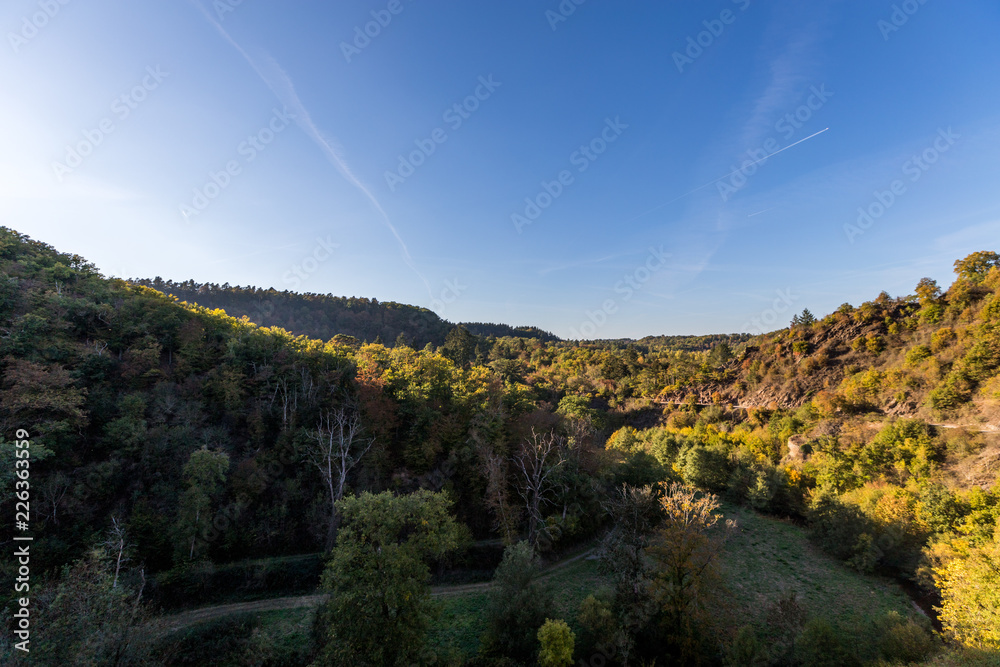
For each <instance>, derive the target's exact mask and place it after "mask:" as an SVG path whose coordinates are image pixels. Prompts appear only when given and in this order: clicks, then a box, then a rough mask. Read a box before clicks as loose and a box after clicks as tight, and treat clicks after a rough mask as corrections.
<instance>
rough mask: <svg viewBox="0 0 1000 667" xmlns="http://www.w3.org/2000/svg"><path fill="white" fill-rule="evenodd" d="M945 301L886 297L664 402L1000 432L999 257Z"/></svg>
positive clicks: (933, 290) (982, 264)
mask: <svg viewBox="0 0 1000 667" xmlns="http://www.w3.org/2000/svg"><path fill="white" fill-rule="evenodd" d="M956 272H957V274H958V277H957V279H956V280H955V282H954V283H953V284H952V285H951V287H950V288H949V289H948V290H947V291H946V292H943V293H942V292H941V290H939V289H938V287H937V285H936V284H934V283H933V282H932V281H929V280H927V279H925V280H923V281H921V284H920V285H919V286H918V288H917V294H916V295H913V296H906V297H898V298H891V297H889V295H888V294H885V293H884V292H883V293H882V294H881V295H880V296H879V297H878V298H876V299H874V300H873V301H869V302H865V303H864V304H862V305H861V306H859V307H857V308H855V307H852V306H850V305H849V304H844V305H843V306H841V307H840V308H839V309H838V310H837V311H836V312H834V313H832V314H830V315H828V316H827V317H824V318H823V319H821V320H818V321H815V322H810V323H807V324H798V325H792V326H790V327H789V328H787V329H783V330H780V331H777V332H774V333H771V334H767V335H764V336H758V337H756V338H754V339H752V340H751V341H749V342H747V343H746V345H745V346H742V347H740V348H735V350H734V351H735V354H733V355H727V356H730V359H729V360H727V361H726V362H725V363H724V364H720V365H718V366H717V367H716V368H714V369H713V374H712V377H708V378H704V379H701V380H699V379H694V380H693V381H691V382H688V383H681V384H678V385H674V386H670V387H667V388H666V389H665V390H664V393H663V395H662V397H661V398H662V400H668V401H683V400H684V399H685V398H687V397H688V396H689V395H694V396H695V397H696V398H697V402H699V403H711V402H718V401H720V400H721V401H723V402H728V403H732V404H736V405H740V406H744V407H767V406H776V407H785V408H797V407H800V406H802V405H804V404H806V403H809V402H812V404H813V405H814V406H815V407H816V408H817V409H818V410H819V411H820V412H821V413H823V414H825V415H827V416H833V415H850V414H861V413H866V412H877V413H881V414H884V415H888V416H910V417H920V418H924V419H927V420H937V421H949V422H956V421H957V422H960V423H965V424H976V423H980V424H983V425H989V424H993V425H995V424H996V423H997V421H998V419H1000V378H998V376H997V371H998V370H1000V269H998V268H997V258H996V255H995V253H977V254H976V255H973V256H970V257H969V258H966V259H964V260H959V261H958V262H956Z"/></svg>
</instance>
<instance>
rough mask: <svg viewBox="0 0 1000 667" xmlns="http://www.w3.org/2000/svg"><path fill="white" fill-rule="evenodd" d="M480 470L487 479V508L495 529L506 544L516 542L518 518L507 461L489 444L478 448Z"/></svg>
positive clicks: (483, 444)
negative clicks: (509, 491) (509, 490)
mask: <svg viewBox="0 0 1000 667" xmlns="http://www.w3.org/2000/svg"><path fill="white" fill-rule="evenodd" d="M477 453H478V454H479V461H480V470H481V471H482V473H483V476H484V477H486V506H487V507H489V508H490V511H492V512H493V517H494V528H495V529H496V530H499V531H500V533H501V534H502V535H503V541H504V544H513V543H514V542H515V541H516V537H517V534H516V531H517V517H516V516H515V514H516V513H515V511H514V508H512V507H511V506H510V497H509V494H508V486H507V484H508V480H509V479H510V471H509V468H508V465H507V460H506V459H505V458H504V457H503V456H500V455H499V454H497V453H496V452H495V451H493V449H492V448H491V447H490V446H489V445H488V444H487V443H482V444H481V445H480V446H479V447H477Z"/></svg>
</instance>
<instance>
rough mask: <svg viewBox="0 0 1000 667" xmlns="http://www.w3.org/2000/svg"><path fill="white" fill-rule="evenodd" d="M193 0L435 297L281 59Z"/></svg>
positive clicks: (407, 249) (372, 196)
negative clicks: (356, 193)
mask: <svg viewBox="0 0 1000 667" xmlns="http://www.w3.org/2000/svg"><path fill="white" fill-rule="evenodd" d="M191 3H192V4H193V5H194V6H195V7H197V8H198V10H199V11H200V12H201V13H202V15H203V16H204V17H205V20H207V21H208V22H209V23H210V24H212V26H213V27H214V28H215V29H216V31H218V33H219V34H220V35H222V37H223V39H225V40H226V41H227V42H229V44H230V45H231V46H232V47H233V48H234V49H236V50H237V51H239V52H240V55H242V56H243V58H244V60H246V61H247V62H248V63H249V64H250V67H252V68H253V70H254V72H256V73H257V76H259V77H260V78H261V80H262V81H263V82H264V84H265V85H267V87H268V88H269V89H270V90H271V92H272V93H274V96H275V97H277V98H278V100H279V101H280V102H281V103H282V104H283V105H285V107H286V108H287V109H288V110H289V111H290V112H291V113H292V114H293V115H294V118H295V122H296V124H298V126H299V128H300V129H301V130H302V131H303V132H305V134H306V136H308V137H309V138H310V139H311V140H312V141H313V143H315V144H316V145H317V146H318V147H319V149H320V150H321V151H323V154H324V155H326V157H327V159H328V160H330V162H331V163H333V166H334V167H336V168H337V171H339V172H340V175H341V176H343V177H344V180H346V181H347V182H348V183H350V184H351V185H353V186H354V187H355V188H357V189H358V190H360V191H361V193H362V194H363V195H364V196H365V198H366V199H368V201H369V202H371V205H372V206H373V207H374V208H375V210H376V211H378V214H379V215H380V216H381V217H382V221H383V222H384V223H385V226H386V227H388V228H389V231H390V232H391V233H392V235H393V237H394V238H395V239H396V242H397V243H398V244H399V248H400V252H401V253H402V256H403V261H404V262H405V263H406V265H407V266H408V267H410V269H412V270H413V272H414V273H416V274H417V276H418V277H419V278H420V280H421V282H423V283H424V287H426V288H427V293H428V294H429V295H430V296H431V298H433V297H434V294H433V291H432V290H431V285H430V283H429V282H428V281H427V278H425V277H424V275H423V273H421V271H420V269H419V268H417V265H416V263H415V262H414V261H413V257H412V256H411V255H410V250H409V248H407V247H406V242H405V241H403V237H402V236H400V234H399V230H397V229H396V226H395V225H394V224H392V221H391V220H390V219H389V215H388V214H387V213H386V212H385V209H383V208H382V204H380V203H379V201H378V198H376V197H375V195H374V194H373V193H372V191H371V190H370V189H369V188H368V186H366V185H365V184H364V183H363V182H362V181H361V179H359V178H358V177H357V176H356V175H355V174H354V172H353V171H352V170H351V168H350V166H348V164H347V162H346V161H345V160H344V158H343V156H342V155H341V152H340V150H339V148H338V147H337V145H336V141H335V140H333V139H328V138H327V137H325V136H324V135H323V133H322V132H321V131H320V130H319V128H318V127H317V126H316V123H315V122H313V120H312V116H310V114H309V112H308V111H307V110H306V108H305V105H303V104H302V100H301V99H299V96H298V93H297V92H296V91H295V85H294V84H293V83H292V80H291V77H289V76H288V74H287V73H286V72H285V71H284V70H283V69H282V68H281V66H280V65H278V63H277V62H276V61H275V60H274V59H273V58H271V57H270V56H269V55H266V54H265V55H264V56H263V58H262V60H263V65H261V64H259V63H258V62H257V60H255V59H254V58H252V57H251V56H250V54H248V53H247V52H246V51H245V50H244V49H243V47H242V46H240V45H239V44H238V43H237V42H236V40H234V39H233V38H232V36H230V34H229V33H228V32H227V31H226V29H225V28H223V27H222V26H221V25H220V24H219V22H218V21H216V20H215V18H214V17H213V16H212V15H211V14H210V13H209V12H208V10H207V9H205V7H204V6H203V5H202V4H201V2H200V1H199V0H191Z"/></svg>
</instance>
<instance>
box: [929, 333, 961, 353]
mask: <svg viewBox="0 0 1000 667" xmlns="http://www.w3.org/2000/svg"><path fill="white" fill-rule="evenodd" d="M957 338H958V337H957V336H956V335H955V332H954V331H952V329H951V327H941V328H940V329H938V330H937V331H935V332H934V335H932V336H931V351H932V352H934V353H935V354H936V353H938V352H940V351H941V350H943V349H945V348H946V347H948V346H949V345H951V344H952V343H953V342H954V341H955V340H956V339H957Z"/></svg>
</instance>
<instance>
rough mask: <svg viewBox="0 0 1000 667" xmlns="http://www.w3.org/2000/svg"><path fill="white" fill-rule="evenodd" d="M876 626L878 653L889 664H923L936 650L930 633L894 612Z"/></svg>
mask: <svg viewBox="0 0 1000 667" xmlns="http://www.w3.org/2000/svg"><path fill="white" fill-rule="evenodd" d="M878 626H879V627H878V631H879V653H881V656H882V658H883V659H884V660H887V661H889V662H903V663H906V664H909V663H911V662H923V661H924V660H926V659H927V657H928V656H929V655H930V654H931V653H933V652H934V651H935V649H936V648H937V644H936V643H935V641H934V637H933V636H932V635H931V634H930V632H928V631H927V630H926V629H925V628H922V627H920V626H919V625H917V624H916V623H915V622H913V620H911V619H906V620H904V619H903V617H901V616H900V615H899V614H898V613H896V612H891V613H890V614H889V615H888V616H886V617H885V619H883V620H882V621H881V622H880V623H879V624H878Z"/></svg>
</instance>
